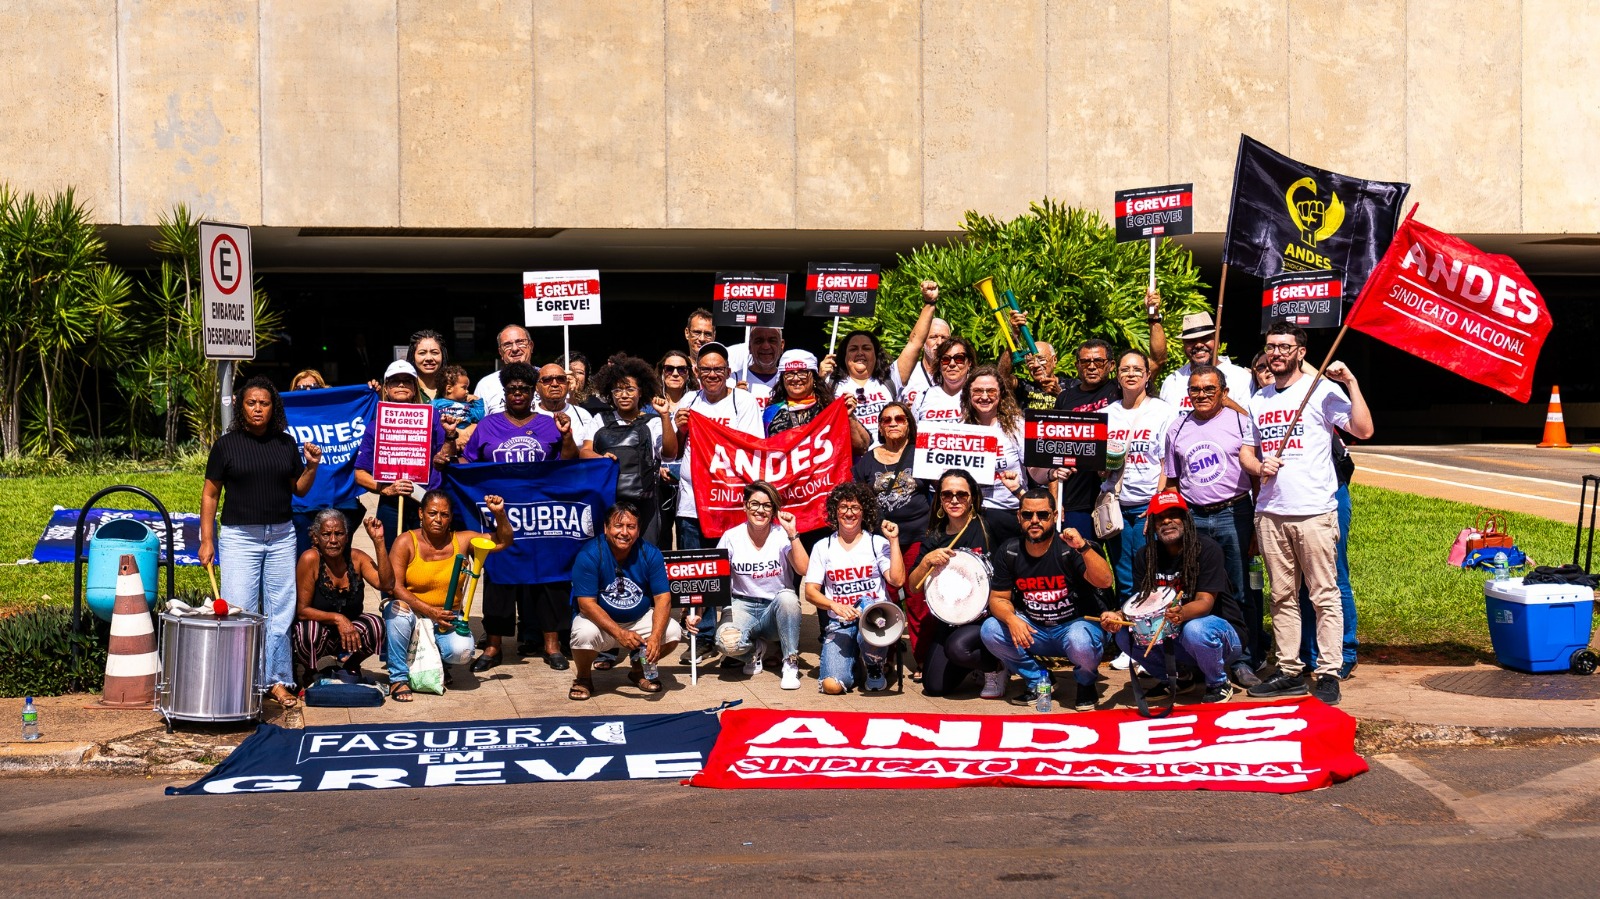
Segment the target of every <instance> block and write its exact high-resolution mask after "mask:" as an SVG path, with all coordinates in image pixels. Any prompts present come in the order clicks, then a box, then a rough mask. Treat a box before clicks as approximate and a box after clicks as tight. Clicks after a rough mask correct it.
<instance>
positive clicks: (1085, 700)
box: [1072, 684, 1100, 712]
mask: <svg viewBox="0 0 1600 899" xmlns="http://www.w3.org/2000/svg"><path fill="white" fill-rule="evenodd" d="M1099 701H1100V691H1098V690H1096V689H1095V687H1094V684H1079V685H1078V696H1077V698H1076V699H1074V700H1073V701H1072V707H1073V708H1074V709H1076V710H1078V711H1080V712H1092V711H1094V707H1095V704H1096V703H1098V702H1099Z"/></svg>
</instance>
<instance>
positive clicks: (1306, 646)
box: [1300, 484, 1361, 668]
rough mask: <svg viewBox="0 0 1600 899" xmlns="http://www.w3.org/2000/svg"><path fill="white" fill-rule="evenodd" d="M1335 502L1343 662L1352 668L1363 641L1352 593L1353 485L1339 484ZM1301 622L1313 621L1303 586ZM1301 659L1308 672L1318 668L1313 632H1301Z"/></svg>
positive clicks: (1353, 592)
mask: <svg viewBox="0 0 1600 899" xmlns="http://www.w3.org/2000/svg"><path fill="white" fill-rule="evenodd" d="M1333 498H1334V499H1336V500H1338V501H1339V543H1338V550H1339V555H1338V559H1337V561H1336V563H1335V564H1336V570H1337V571H1338V573H1339V604H1340V606H1342V607H1343V609H1344V659H1343V661H1344V664H1346V665H1353V664H1355V661H1356V649H1357V648H1358V647H1360V645H1361V641H1360V640H1357V639H1356V595H1355V591H1353V590H1351V589H1350V485H1349V484H1340V485H1339V490H1338V491H1337V492H1336V493H1334V494H1333ZM1300 620H1302V621H1310V620H1311V594H1310V592H1309V591H1307V590H1306V587H1305V585H1304V584H1301V585H1300ZM1300 658H1301V659H1304V660H1305V663H1306V667H1308V668H1315V667H1316V665H1317V637H1316V634H1315V632H1314V631H1313V629H1311V628H1306V629H1304V630H1302V631H1301V632H1300Z"/></svg>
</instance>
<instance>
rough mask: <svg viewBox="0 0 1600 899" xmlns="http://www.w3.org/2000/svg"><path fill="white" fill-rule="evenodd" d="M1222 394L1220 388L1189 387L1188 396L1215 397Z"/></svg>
mask: <svg viewBox="0 0 1600 899" xmlns="http://www.w3.org/2000/svg"><path fill="white" fill-rule="evenodd" d="M1221 392H1222V388H1221V387H1190V388H1189V395H1190V396H1216V395H1217V394H1219V393H1221Z"/></svg>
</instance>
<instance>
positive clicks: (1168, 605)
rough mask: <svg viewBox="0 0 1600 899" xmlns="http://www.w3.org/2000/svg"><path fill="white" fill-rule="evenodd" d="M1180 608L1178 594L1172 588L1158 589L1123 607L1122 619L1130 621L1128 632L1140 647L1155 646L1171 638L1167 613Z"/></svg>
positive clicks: (1129, 601) (1170, 626)
mask: <svg viewBox="0 0 1600 899" xmlns="http://www.w3.org/2000/svg"><path fill="white" fill-rule="evenodd" d="M1177 607H1178V594H1177V593H1176V592H1175V591H1174V590H1173V589H1172V588H1171V587H1157V588H1156V589H1155V591H1154V592H1152V593H1147V594H1145V595H1144V596H1136V597H1134V598H1133V599H1130V600H1128V601H1127V602H1126V603H1124V604H1123V606H1122V617H1124V618H1126V619H1128V630H1129V631H1130V632H1131V633H1132V634H1133V642H1135V643H1137V644H1139V645H1140V646H1145V647H1148V646H1153V645H1155V644H1156V643H1159V642H1161V641H1162V640H1165V639H1167V638H1169V637H1172V636H1176V635H1175V634H1173V632H1172V623H1171V622H1169V621H1168V620H1167V612H1168V611H1169V610H1171V609H1175V608H1177Z"/></svg>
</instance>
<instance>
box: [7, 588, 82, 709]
mask: <svg viewBox="0 0 1600 899" xmlns="http://www.w3.org/2000/svg"><path fill="white" fill-rule="evenodd" d="M74 643H76V644H78V646H79V647H80V650H79V656H78V664H77V666H76V668H75V667H74V666H73V663H72V645H73V644H74ZM105 670H106V650H105V647H104V646H102V645H101V644H100V641H99V640H97V639H96V638H95V636H94V635H93V634H73V633H72V610H71V609H70V608H68V607H66V606H38V607H36V608H31V609H27V610H25V611H22V612H19V613H17V614H15V615H10V616H7V617H5V618H0V696H7V697H14V696H59V695H61V694H63V693H70V692H72V689H73V687H74V686H77V687H78V688H79V689H87V690H96V689H98V688H99V687H100V684H101V682H102V681H103V679H104V676H105ZM74 675H76V676H74ZM74 681H77V684H76V685H75V684H74V683H73V682H74Z"/></svg>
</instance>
